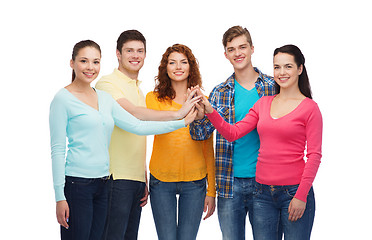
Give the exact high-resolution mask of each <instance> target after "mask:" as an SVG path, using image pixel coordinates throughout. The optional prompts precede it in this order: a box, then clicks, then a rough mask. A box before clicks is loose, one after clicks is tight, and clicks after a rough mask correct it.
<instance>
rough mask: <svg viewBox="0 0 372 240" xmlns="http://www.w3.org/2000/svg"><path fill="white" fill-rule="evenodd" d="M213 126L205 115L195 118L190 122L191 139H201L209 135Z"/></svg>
mask: <svg viewBox="0 0 372 240" xmlns="http://www.w3.org/2000/svg"><path fill="white" fill-rule="evenodd" d="M213 131H214V126H213V125H212V123H211V122H210V121H209V119H208V118H207V117H204V118H203V119H201V120H195V121H194V122H192V123H191V124H190V135H191V138H192V139H193V140H197V141H202V140H206V139H208V138H210V137H211V135H212V134H213Z"/></svg>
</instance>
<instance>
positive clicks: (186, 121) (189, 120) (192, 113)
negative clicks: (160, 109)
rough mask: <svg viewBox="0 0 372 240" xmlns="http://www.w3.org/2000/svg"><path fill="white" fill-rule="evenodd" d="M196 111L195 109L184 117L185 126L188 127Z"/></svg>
mask: <svg viewBox="0 0 372 240" xmlns="http://www.w3.org/2000/svg"><path fill="white" fill-rule="evenodd" d="M197 113H198V111H197V110H196V109H195V107H194V108H193V109H192V110H191V111H190V112H189V113H188V114H187V115H186V117H185V125H186V126H187V125H189V124H190V123H192V122H193V121H194V120H195V117H196V114H197Z"/></svg>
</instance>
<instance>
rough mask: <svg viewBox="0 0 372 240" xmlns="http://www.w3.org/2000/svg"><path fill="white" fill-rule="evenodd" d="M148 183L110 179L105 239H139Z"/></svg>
mask: <svg viewBox="0 0 372 240" xmlns="http://www.w3.org/2000/svg"><path fill="white" fill-rule="evenodd" d="M145 187H146V184H145V183H144V182H139V181H131V180H125V179H116V180H113V179H112V178H110V180H109V204H108V211H107V221H106V226H105V231H104V234H103V240H119V239H120V240H123V239H125V240H132V239H137V236H138V227H139V223H140V218H141V212H142V207H141V206H140V204H141V201H140V200H141V199H142V198H143V195H144V193H145Z"/></svg>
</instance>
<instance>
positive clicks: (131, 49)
mask: <svg viewBox="0 0 372 240" xmlns="http://www.w3.org/2000/svg"><path fill="white" fill-rule="evenodd" d="M124 50H145V48H124Z"/></svg>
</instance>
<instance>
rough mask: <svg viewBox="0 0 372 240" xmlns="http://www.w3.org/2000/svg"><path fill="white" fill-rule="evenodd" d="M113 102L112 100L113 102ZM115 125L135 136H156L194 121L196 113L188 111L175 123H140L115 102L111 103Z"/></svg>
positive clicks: (140, 121)
mask: <svg viewBox="0 0 372 240" xmlns="http://www.w3.org/2000/svg"><path fill="white" fill-rule="evenodd" d="M113 101H114V100H113ZM113 104H114V105H113V118H114V121H115V125H117V126H118V127H120V128H121V129H123V130H125V131H128V132H131V133H134V134H137V135H156V134H163V133H168V132H172V131H174V130H177V129H179V128H182V127H185V126H187V125H188V124H190V123H191V122H192V121H194V119H195V116H196V111H190V112H189V114H188V115H187V116H186V117H185V119H182V120H176V121H142V120H139V119H137V118H135V117H134V116H133V115H131V114H130V113H128V112H127V111H126V110H124V109H123V108H122V107H121V106H120V105H119V104H118V103H117V102H114V103H113Z"/></svg>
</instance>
